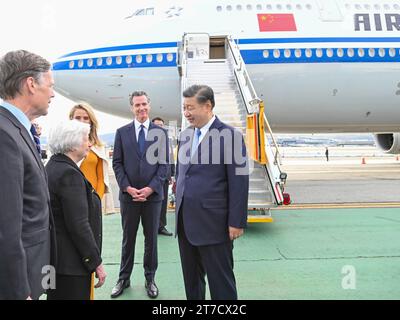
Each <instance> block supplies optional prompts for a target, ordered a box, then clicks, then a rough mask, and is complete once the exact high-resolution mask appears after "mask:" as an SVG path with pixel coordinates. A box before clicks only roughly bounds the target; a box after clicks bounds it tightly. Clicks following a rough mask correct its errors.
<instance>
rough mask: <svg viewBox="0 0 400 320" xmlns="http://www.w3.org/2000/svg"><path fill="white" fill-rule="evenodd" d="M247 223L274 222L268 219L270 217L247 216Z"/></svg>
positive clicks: (272, 219) (270, 218)
mask: <svg viewBox="0 0 400 320" xmlns="http://www.w3.org/2000/svg"><path fill="white" fill-rule="evenodd" d="M247 222H248V223H259V222H269V223H271V222H274V218H272V217H270V216H262V215H261V216H252V215H248V216H247Z"/></svg>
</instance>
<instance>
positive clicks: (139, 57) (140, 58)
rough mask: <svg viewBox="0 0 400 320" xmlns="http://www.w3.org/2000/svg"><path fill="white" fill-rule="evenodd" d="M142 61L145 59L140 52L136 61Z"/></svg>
mask: <svg viewBox="0 0 400 320" xmlns="http://www.w3.org/2000/svg"><path fill="white" fill-rule="evenodd" d="M142 61H143V57H142V55H140V54H138V55H137V56H136V63H142Z"/></svg>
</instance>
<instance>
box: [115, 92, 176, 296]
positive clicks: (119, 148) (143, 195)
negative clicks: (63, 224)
mask: <svg viewBox="0 0 400 320" xmlns="http://www.w3.org/2000/svg"><path fill="white" fill-rule="evenodd" d="M130 104H131V106H132V112H133V114H134V116H135V120H134V121H133V122H132V123H130V124H128V125H126V126H124V127H122V128H119V129H118V130H117V133H116V135H115V143H114V154H113V169H114V172H115V177H116V179H117V182H118V185H119V188H120V194H119V200H120V203H121V217H122V228H123V241H122V253H121V266H120V272H119V279H118V282H117V284H116V286H115V287H114V288H113V290H112V293H111V297H112V298H115V297H117V296H119V295H120V294H121V293H122V292H123V291H124V289H125V288H127V287H129V286H130V276H131V274H132V270H133V265H134V257H135V242H136V234H137V230H138V227H139V222H140V220H141V221H142V226H143V232H144V237H145V250H144V263H143V264H144V275H145V278H146V282H145V287H146V291H147V295H148V296H149V297H151V298H156V297H157V296H158V288H157V286H156V283H155V281H154V278H155V273H156V270H157V266H158V260H157V233H158V226H159V220H160V210H161V202H162V200H163V194H164V182H165V179H166V175H167V170H168V166H167V163H168V155H167V150H168V135H167V132H166V131H165V130H164V129H162V128H160V127H158V126H156V125H154V124H152V123H151V122H150V119H149V112H150V99H149V97H148V96H147V94H146V93H145V92H143V91H135V92H134V93H133V94H132V95H131V98H130Z"/></svg>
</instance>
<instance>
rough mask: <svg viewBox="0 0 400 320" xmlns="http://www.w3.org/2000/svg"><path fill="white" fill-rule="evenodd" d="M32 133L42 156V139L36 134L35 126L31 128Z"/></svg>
mask: <svg viewBox="0 0 400 320" xmlns="http://www.w3.org/2000/svg"><path fill="white" fill-rule="evenodd" d="M31 133H32V136H33V141H34V142H35V145H36V149H37V151H38V152H39V154H41V148H40V138H39V136H38V134H37V132H36V128H35V126H34V125H32V126H31Z"/></svg>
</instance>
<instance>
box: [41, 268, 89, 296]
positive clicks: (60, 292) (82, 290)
mask: <svg viewBox="0 0 400 320" xmlns="http://www.w3.org/2000/svg"><path fill="white" fill-rule="evenodd" d="M91 280H92V276H91V275H87V276H69V275H62V274H56V289H55V290H47V300H90V285H91Z"/></svg>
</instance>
